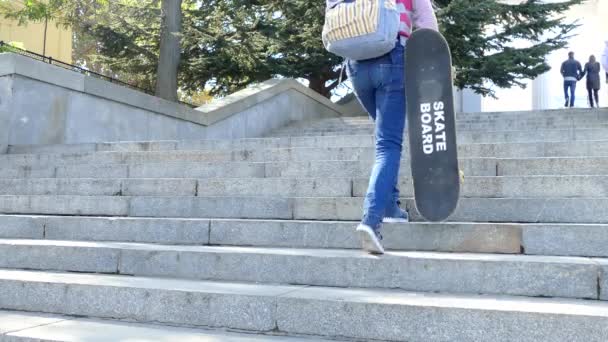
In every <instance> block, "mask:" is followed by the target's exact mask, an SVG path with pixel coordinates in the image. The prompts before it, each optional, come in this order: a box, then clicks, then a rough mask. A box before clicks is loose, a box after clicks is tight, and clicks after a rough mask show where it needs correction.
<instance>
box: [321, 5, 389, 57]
mask: <svg viewBox="0 0 608 342" xmlns="http://www.w3.org/2000/svg"><path fill="white" fill-rule="evenodd" d="M395 1H396V0H328V1H327V10H326V13H325V25H324V26H323V44H324V45H325V48H326V49H327V51H329V52H331V53H334V54H336V55H338V56H341V57H344V58H347V59H352V60H366V59H371V58H376V57H379V56H382V55H385V54H387V53H389V52H390V51H391V50H392V49H393V48H394V47H395V43H396V42H397V38H398V34H399V28H400V13H399V11H398V10H397V5H396V2H395Z"/></svg>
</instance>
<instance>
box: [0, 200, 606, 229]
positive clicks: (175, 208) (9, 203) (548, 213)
mask: <svg viewBox="0 0 608 342" xmlns="http://www.w3.org/2000/svg"><path fill="white" fill-rule="evenodd" d="M402 201H403V203H404V205H405V206H406V207H407V208H408V210H409V211H410V214H411V218H412V220H414V221H420V220H421V217H420V215H419V214H418V213H417V211H416V210H415V204H414V202H413V200H412V199H408V198H403V199H402ZM362 204H363V198H361V197H314V198H313V197H291V198H288V197H284V198H279V197H236V196H233V197H192V196H188V197H186V196H168V197H157V196H133V197H129V196H58V195H55V196H25V195H16V196H0V214H32V215H35V214H40V215H82V216H131V217H183V218H239V219H288V220H289V219H296V220H321V221H322V220H338V221H356V220H359V219H360V218H361V211H362ZM606 206H608V198H550V199H545V198H461V199H460V202H459V206H458V209H457V210H456V212H455V213H454V215H452V216H451V217H450V221H451V222H528V223H538V222H543V223H608V212H607V211H606V210H604V208H606Z"/></svg>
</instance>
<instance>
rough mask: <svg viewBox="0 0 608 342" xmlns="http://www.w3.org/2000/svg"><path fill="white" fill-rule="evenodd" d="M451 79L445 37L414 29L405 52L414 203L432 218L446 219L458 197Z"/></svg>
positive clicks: (450, 61) (426, 30) (431, 219)
mask: <svg viewBox="0 0 608 342" xmlns="http://www.w3.org/2000/svg"><path fill="white" fill-rule="evenodd" d="M452 84H453V82H452V57H451V55H450V49H449V46H448V44H447V42H446V40H445V38H444V37H443V36H442V35H441V34H440V33H439V32H436V31H433V30H429V29H420V30H416V31H415V32H414V33H413V34H412V36H411V37H410V38H409V40H408V42H407V49H406V53H405V93H406V97H407V120H408V135H409V143H410V163H411V168H412V178H413V182H414V197H415V200H416V208H417V209H418V212H419V213H420V214H421V215H422V217H424V218H425V219H426V220H428V221H432V222H440V221H444V220H446V219H447V218H448V217H449V216H450V215H451V214H452V213H453V212H454V210H455V209H456V207H457V206H458V199H459V196H460V180H461V173H460V170H459V167H458V153H457V152H458V151H457V144H456V119H455V116H454V95H453V88H452Z"/></svg>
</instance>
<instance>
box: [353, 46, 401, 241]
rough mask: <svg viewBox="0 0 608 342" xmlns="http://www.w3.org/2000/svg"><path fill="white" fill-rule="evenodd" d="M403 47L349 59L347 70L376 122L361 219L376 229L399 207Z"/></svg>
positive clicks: (364, 104) (358, 93) (363, 103)
mask: <svg viewBox="0 0 608 342" xmlns="http://www.w3.org/2000/svg"><path fill="white" fill-rule="evenodd" d="M404 52H405V48H404V47H403V46H402V45H400V44H397V46H396V47H395V49H394V50H393V51H392V52H390V53H389V54H387V55H384V56H382V57H378V58H374V59H370V60H365V61H352V60H349V61H348V65H347V72H348V76H349V78H350V80H351V82H352V85H353V87H354V89H355V94H356V95H357V98H358V99H359V102H361V104H362V105H363V107H365V109H366V110H367V112H368V113H369V116H370V117H371V118H372V120H374V122H375V123H376V129H375V135H376V162H375V164H374V167H373V170H372V173H371V177H370V180H369V187H368V190H367V195H366V196H365V203H364V213H363V220H362V223H363V224H366V225H368V226H370V227H372V228H374V229H378V228H379V227H380V224H381V222H382V219H383V218H384V217H385V216H393V213H395V212H397V211H398V210H399V189H398V188H397V182H398V179H399V166H400V162H401V151H402V144H403V131H404V129H405V82H404V78H405V77H404Z"/></svg>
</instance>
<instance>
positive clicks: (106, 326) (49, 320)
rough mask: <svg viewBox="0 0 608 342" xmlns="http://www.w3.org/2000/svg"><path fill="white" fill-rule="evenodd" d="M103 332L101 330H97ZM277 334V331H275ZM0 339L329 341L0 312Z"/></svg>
mask: <svg viewBox="0 0 608 342" xmlns="http://www.w3.org/2000/svg"><path fill="white" fill-rule="evenodd" d="M100 332H103V333H100ZM277 335H278V334H277ZM0 340H2V341H6V342H33V341H37V342H103V341H167V342H169V341H180V342H195V341H198V342H205V341H207V342H213V341H216V342H217V341H222V342H272V341H276V342H280V341H285V342H312V341H320V342H329V341H330V340H324V339H320V338H318V337H317V338H314V339H313V337H292V336H284V335H278V336H272V335H264V334H262V332H260V333H259V334H252V333H235V332H226V331H221V330H210V329H192V328H180V327H172V326H167V325H159V324H141V323H132V322H121V321H117V320H108V319H86V318H80V317H75V316H65V315H49V314H42V313H30V312H27V313H26V312H19V311H0Z"/></svg>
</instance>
